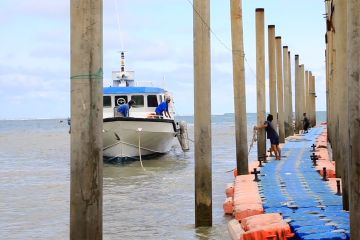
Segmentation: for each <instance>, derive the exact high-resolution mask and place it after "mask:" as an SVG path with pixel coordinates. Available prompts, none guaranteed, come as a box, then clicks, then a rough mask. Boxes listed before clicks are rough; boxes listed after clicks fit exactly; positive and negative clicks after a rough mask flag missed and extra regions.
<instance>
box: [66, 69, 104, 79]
mask: <svg viewBox="0 0 360 240" xmlns="http://www.w3.org/2000/svg"><path fill="white" fill-rule="evenodd" d="M103 75H104V73H103V69H102V68H99V70H98V71H97V72H95V73H87V74H77V75H73V76H71V77H70V79H71V80H77V79H97V80H99V79H103Z"/></svg>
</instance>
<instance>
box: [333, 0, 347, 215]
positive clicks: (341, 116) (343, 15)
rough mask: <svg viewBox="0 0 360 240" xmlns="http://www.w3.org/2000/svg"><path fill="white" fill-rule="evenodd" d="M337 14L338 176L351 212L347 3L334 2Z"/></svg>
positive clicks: (344, 203)
mask: <svg viewBox="0 0 360 240" xmlns="http://www.w3.org/2000/svg"><path fill="white" fill-rule="evenodd" d="M334 4H335V8H336V13H335V18H334V25H335V29H336V32H335V35H334V42H335V59H336V67H335V68H336V71H335V81H336V83H335V85H336V90H335V91H336V92H337V95H336V99H337V100H336V103H335V106H336V109H337V110H336V113H335V115H336V120H337V121H336V125H335V127H336V128H338V129H339V128H341V130H338V131H336V133H337V136H338V137H337V139H336V142H337V143H336V147H337V149H336V152H337V155H336V159H335V161H336V176H337V177H341V179H342V182H343V184H342V188H343V189H342V192H343V208H344V209H345V210H349V193H348V181H349V177H348V176H349V169H348V166H349V130H348V118H349V112H348V108H347V107H344V106H347V105H348V90H347V87H348V79H347V75H348V73H347V71H348V64H347V1H342V0H335V1H334Z"/></svg>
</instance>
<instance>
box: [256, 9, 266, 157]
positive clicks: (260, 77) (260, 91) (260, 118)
mask: <svg viewBox="0 0 360 240" xmlns="http://www.w3.org/2000/svg"><path fill="white" fill-rule="evenodd" d="M255 12H256V91H257V124H258V125H260V124H263V123H264V121H265V119H266V102H265V36H264V35H265V29H264V25H265V20H264V9H263V8H257V9H256V11H255ZM257 134H258V135H257V139H258V141H257V150H258V159H260V158H262V157H263V156H265V155H266V136H265V131H258V133H257Z"/></svg>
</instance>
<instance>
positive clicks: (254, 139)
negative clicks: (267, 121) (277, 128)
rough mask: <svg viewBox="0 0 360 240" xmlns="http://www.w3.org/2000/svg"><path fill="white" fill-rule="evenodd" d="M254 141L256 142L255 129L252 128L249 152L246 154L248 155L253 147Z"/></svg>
mask: <svg viewBox="0 0 360 240" xmlns="http://www.w3.org/2000/svg"><path fill="white" fill-rule="evenodd" d="M256 141H257V128H256V127H254V129H253V137H252V139H251V143H250V146H249V152H248V153H250V151H251V148H252V147H253V146H254V143H255V142H256Z"/></svg>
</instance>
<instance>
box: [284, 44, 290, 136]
mask: <svg viewBox="0 0 360 240" xmlns="http://www.w3.org/2000/svg"><path fill="white" fill-rule="evenodd" d="M288 71H289V57H288V47H287V46H283V73H284V74H283V76H284V127H285V137H288V136H290V125H291V124H292V121H291V115H292V112H291V111H292V110H291V108H290V105H292V99H291V95H290V87H291V83H290V79H289V73H288ZM291 135H292V134H291Z"/></svg>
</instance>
